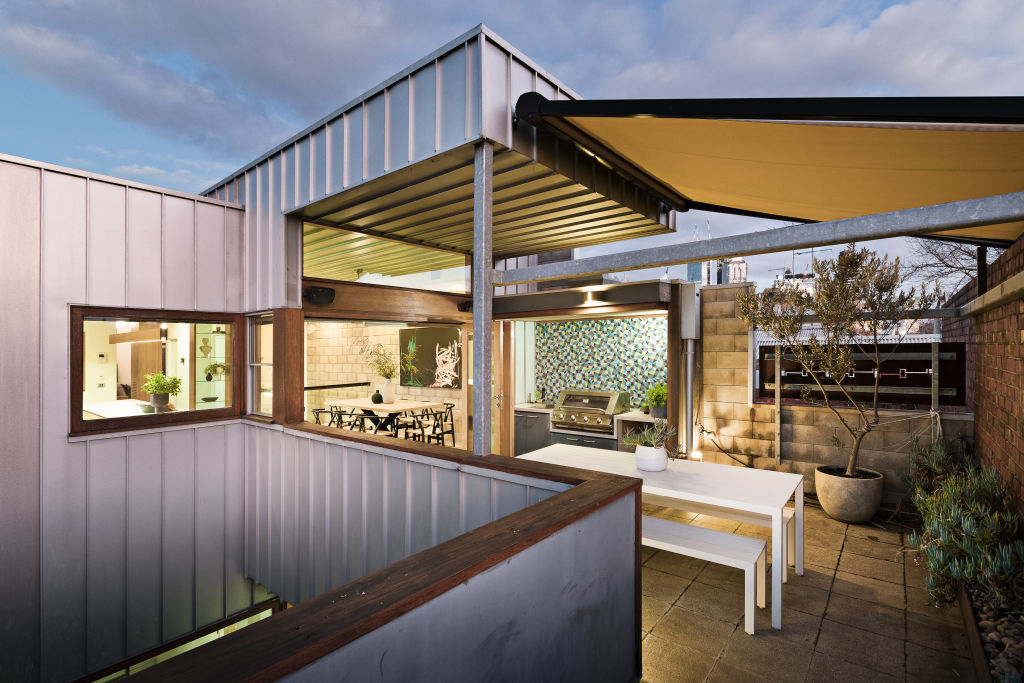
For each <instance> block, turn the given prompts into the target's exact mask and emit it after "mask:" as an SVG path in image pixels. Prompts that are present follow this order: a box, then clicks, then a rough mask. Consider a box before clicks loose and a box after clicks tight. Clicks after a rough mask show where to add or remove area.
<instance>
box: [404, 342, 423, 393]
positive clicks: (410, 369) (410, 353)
mask: <svg viewBox="0 0 1024 683" xmlns="http://www.w3.org/2000/svg"><path fill="white" fill-rule="evenodd" d="M418 352H419V347H418V346H417V345H416V335H412V336H410V337H409V342H408V343H407V344H406V345H405V350H404V351H402V353H401V354H400V355H401V359H402V370H404V371H405V374H406V375H407V378H406V384H407V385H408V386H413V387H421V386H423V382H421V381H420V380H419V377H417V375H418V374H419V368H417V367H416V354H417V353H418Z"/></svg>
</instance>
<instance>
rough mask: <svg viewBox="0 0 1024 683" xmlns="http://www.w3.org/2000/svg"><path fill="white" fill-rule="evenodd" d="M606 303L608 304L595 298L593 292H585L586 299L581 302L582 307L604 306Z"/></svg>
mask: <svg viewBox="0 0 1024 683" xmlns="http://www.w3.org/2000/svg"><path fill="white" fill-rule="evenodd" d="M607 303H608V302H606V301H602V300H601V299H598V298H597V297H596V296H594V293H593V292H587V297H586V298H585V299H584V300H583V304H582V305H584V306H604V305H605V304H607Z"/></svg>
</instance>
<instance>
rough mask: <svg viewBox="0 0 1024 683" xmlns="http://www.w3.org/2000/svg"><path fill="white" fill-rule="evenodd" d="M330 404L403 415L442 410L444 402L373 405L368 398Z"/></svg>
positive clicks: (395, 402) (396, 402)
mask: <svg viewBox="0 0 1024 683" xmlns="http://www.w3.org/2000/svg"><path fill="white" fill-rule="evenodd" d="M330 404H331V405H335V406H343V407H345V408H356V409H358V410H372V411H374V412H378V413H404V412H406V411H408V410H424V409H426V410H440V409H442V408H444V401H413V400H400V401H393V402H391V403H374V402H373V401H371V400H370V399H369V398H350V399H343V400H340V401H330Z"/></svg>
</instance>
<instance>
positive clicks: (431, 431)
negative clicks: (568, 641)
mask: <svg viewBox="0 0 1024 683" xmlns="http://www.w3.org/2000/svg"><path fill="white" fill-rule="evenodd" d="M454 409H455V404H454V403H445V404H444V409H443V410H432V411H429V412H428V411H424V415H423V417H424V418H425V419H423V426H422V428H421V429H420V432H419V434H418V435H417V436H419V437H420V439H422V440H424V441H426V442H427V443H432V442H437V445H438V446H444V445H445V442H444V441H445V437H446V436H449V435H450V436H451V437H452V447H454V446H455V415H454V412H453V411H454ZM426 418H429V419H426ZM413 438H416V437H413ZM420 439H417V440H420Z"/></svg>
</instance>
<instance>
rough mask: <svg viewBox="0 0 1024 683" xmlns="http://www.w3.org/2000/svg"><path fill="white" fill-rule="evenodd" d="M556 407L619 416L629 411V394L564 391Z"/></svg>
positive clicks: (576, 390)
mask: <svg viewBox="0 0 1024 683" xmlns="http://www.w3.org/2000/svg"><path fill="white" fill-rule="evenodd" d="M555 407H556V408H562V409H572V410H589V411H593V412H597V413H608V414H611V415H617V414H619V413H624V412H626V411H627V410H629V393H628V392H625V391H591V390H589V389H563V390H562V391H561V392H559V394H558V400H557V401H556V402H555Z"/></svg>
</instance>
